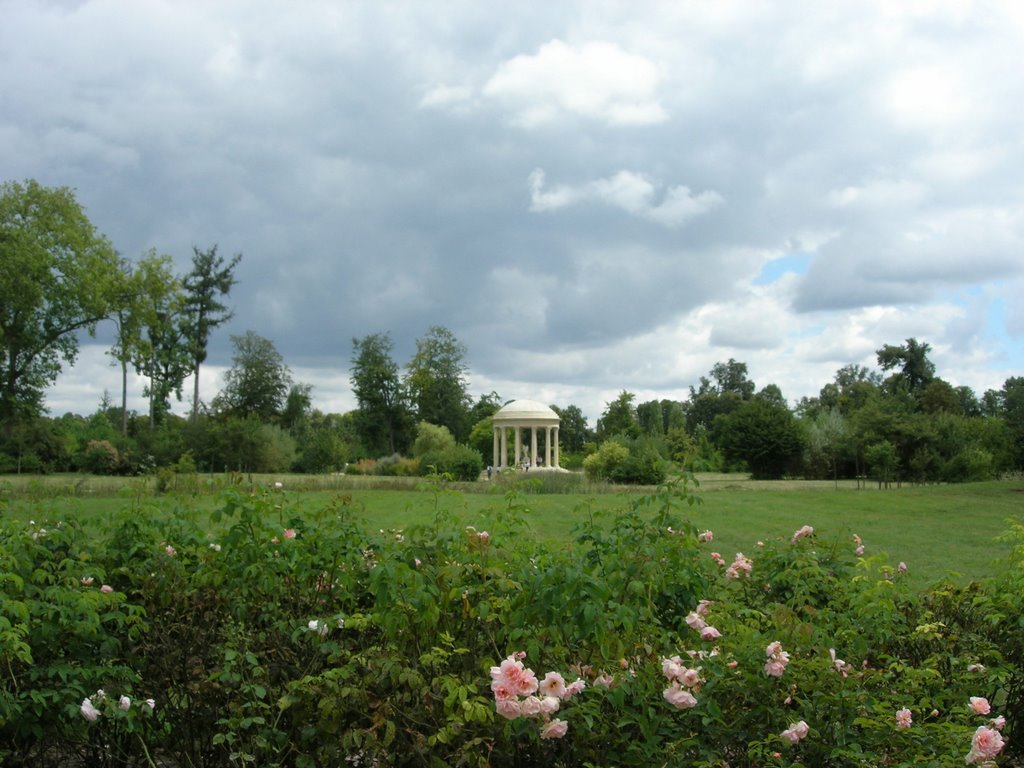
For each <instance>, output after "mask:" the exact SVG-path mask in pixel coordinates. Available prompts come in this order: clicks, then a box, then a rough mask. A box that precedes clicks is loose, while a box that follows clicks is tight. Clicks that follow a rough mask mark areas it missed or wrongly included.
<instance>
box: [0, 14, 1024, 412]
mask: <svg viewBox="0 0 1024 768" xmlns="http://www.w3.org/2000/svg"><path fill="white" fill-rule="evenodd" d="M0 18H3V24H2V25H0V99H2V102H0V103H2V107H0V178H2V179H5V180H23V179H27V178H35V179H37V180H39V181H40V182H41V183H43V184H46V185H50V186H58V185H66V186H70V187H73V188H75V189H76V190H77V195H78V199H79V201H80V202H81V203H82V204H83V206H84V207H85V208H86V211H87V213H88V214H89V216H90V218H91V219H92V221H93V223H94V224H95V225H96V227H97V228H98V229H99V230H100V231H101V232H103V233H104V234H106V235H107V236H108V237H109V238H110V239H111V240H112V242H113V243H114V245H115V247H116V248H117V249H118V250H119V251H120V252H121V253H122V254H124V255H126V256H129V257H133V258H134V257H138V256H139V255H141V254H142V253H143V252H144V251H146V250H148V249H149V248H156V249H157V250H158V251H159V252H162V253H167V254H170V255H172V256H173V257H174V258H175V260H176V263H177V265H178V267H179V270H180V271H181V272H185V271H187V269H188V266H189V263H190V257H191V252H192V246H193V245H198V246H200V247H202V248H205V247H208V246H209V245H212V244H214V243H217V244H219V247H220V250H221V252H222V253H224V254H226V255H231V254H233V253H236V252H240V253H242V254H243V259H242V262H241V264H240V266H239V267H238V269H237V272H236V275H237V277H238V279H239V283H238V285H237V286H236V287H235V288H234V289H233V291H232V293H231V295H230V303H231V304H232V305H233V306H234V308H235V311H236V314H235V317H234V319H233V320H232V321H231V323H230V324H229V325H228V326H225V327H223V328H222V329H221V330H220V331H219V332H218V334H217V335H216V336H215V338H214V342H213V346H212V349H211V358H210V365H209V366H208V367H207V368H206V369H204V370H205V371H206V373H205V375H204V376H203V380H202V381H201V383H202V385H203V386H202V390H203V396H204V399H209V398H210V397H212V395H213V394H214V393H215V392H216V391H217V389H218V388H219V385H220V381H219V374H220V373H221V372H222V371H223V370H224V368H225V366H226V365H228V364H229V363H230V357H231V344H230V336H231V335H232V334H236V335H240V334H243V333H245V332H246V331H249V330H251V331H254V332H255V333H257V334H259V335H260V336H263V337H265V338H268V339H270V340H272V341H273V342H274V344H275V345H276V347H277V349H278V350H279V351H280V352H281V354H282V355H283V356H284V358H285V360H286V362H287V363H288V365H289V366H290V367H291V369H292V371H293V373H294V375H295V378H296V379H297V380H300V381H303V382H307V383H310V384H312V385H313V386H314V391H313V394H314V401H315V405H316V406H317V407H319V408H321V409H322V410H325V411H337V412H343V411H346V410H349V409H350V408H352V407H353V406H354V400H353V398H352V395H351V391H350V388H349V383H348V365H349V360H350V358H351V353H352V339H353V337H362V336H365V335H366V334H369V333H376V332H385V331H386V332H390V334H391V337H392V339H393V341H394V343H395V359H396V361H397V362H399V363H400V364H404V363H405V362H407V361H408V359H409V357H410V356H411V355H412V353H413V351H414V348H415V340H416V339H417V338H419V337H421V336H423V335H424V333H425V332H426V331H427V329H428V328H429V327H430V326H432V325H443V326H446V327H448V328H449V329H451V330H452V331H453V332H454V333H455V335H456V336H457V337H458V338H459V339H460V340H461V341H463V342H464V343H465V344H466V346H467V347H468V357H467V362H468V365H469V368H470V391H471V393H472V394H474V396H475V395H479V394H482V393H486V392H490V391H491V390H496V391H497V392H498V393H499V394H500V395H501V396H502V398H504V399H512V398H523V397H526V398H532V399H537V400H541V401H544V402H548V403H554V404H558V405H562V406H564V405H568V404H570V403H575V404H577V405H579V406H580V407H581V408H582V409H583V411H584V413H586V414H587V415H588V416H589V417H590V419H591V424H592V425H593V424H594V421H595V420H596V418H597V417H598V416H599V415H600V413H601V411H602V410H603V407H604V404H605V403H606V402H608V401H610V400H612V399H613V398H614V397H615V396H616V395H617V393H618V392H619V391H621V390H623V389H626V390H629V391H631V392H634V393H636V394H637V398H638V401H644V400H648V399H652V398H655V397H657V398H661V397H669V398H676V399H685V397H686V395H687V392H688V388H689V386H690V385H691V384H696V383H697V382H698V379H699V377H700V376H701V375H706V374H707V373H708V371H709V370H710V368H711V366H712V365H714V364H715V362H717V361H725V360H728V359H729V358H735V359H737V360H740V361H743V362H746V363H747V365H748V368H749V371H750V376H751V378H752V379H753V380H754V381H755V382H756V384H757V385H758V387H761V386H764V385H765V384H768V383H776V384H778V385H779V386H780V387H781V388H782V391H783V393H784V395H785V396H786V397H787V398H788V399H790V400H791V401H795V400H797V399H798V398H799V397H801V396H803V395H813V394H816V393H817V392H818V390H819V389H820V388H821V386H822V385H823V384H825V383H826V382H828V381H829V380H831V378H832V376H833V374H834V373H835V371H836V370H837V369H838V368H840V367H841V366H843V365H846V364H848V363H860V364H864V365H869V366H872V367H874V366H875V354H874V353H875V350H876V349H878V348H879V347H881V346H882V345H883V344H887V343H891V344H900V343H902V342H903V341H904V340H905V339H906V338H908V337H911V336H913V337H916V338H918V339H919V340H921V341H925V342H927V343H928V344H930V345H931V346H932V348H933V352H932V359H933V361H934V362H935V363H936V366H937V369H938V373H939V375H941V376H942V377H943V378H945V379H947V380H948V381H950V382H951V383H953V384H954V385H969V386H971V387H973V388H975V389H976V390H978V391H979V392H981V391H984V390H985V389H988V388H999V387H1000V386H1001V385H1002V382H1003V381H1004V380H1005V379H1006V378H1007V377H1008V376H1010V375H1021V374H1024V301H1021V300H1020V297H1021V296H1024V248H1022V245H1024V242H1022V241H1024V109H1022V108H1021V105H1022V104H1024V66H1022V63H1021V62H1022V58H1021V51H1022V48H1024V4H1021V3H1020V2H1019V0H1005V1H1004V2H1000V1H999V0H991V1H990V2H974V3H972V2H968V1H967V0H958V1H956V2H941V1H938V0H936V1H934V2H924V1H920V0H900V2H893V0H879V1H878V2H873V1H872V0H851V1H850V2H825V3H805V2H764V1H763V0H747V1H745V2H739V1H735V2H733V1H730V0H714V2H709V1H708V0H674V1H673V2H663V3H656V2H648V3H644V2H636V0H630V1H629V2H621V3H617V2H603V3H595V2H586V1H584V0H581V1H580V2H575V3H574V2H559V3H550V2H514V3H486V2H478V1H477V0H466V1H465V2H442V1H441V0H439V1H438V2H430V3H424V2H419V1H411V2H356V1H355V0H352V1H351V2H338V1H330V2H328V1H327V0H322V1H317V0H309V1H308V2H284V1H283V0H282V1H281V2H254V0H217V1H215V2H211V1H208V0H203V1H202V2H199V1H196V2H189V1H188V0H176V1H175V2H158V1H157V0H152V1H150V0H147V1H145V2H140V1H139V0H96V1H95V2H72V1H71V0H64V1H62V2H57V1H55V0H51V1H50V2H28V0H0ZM103 332H104V331H103V329H101V341H102V340H103V337H102V333H103ZM106 348H107V345H106V344H105V343H99V344H94V345H88V344H87V345H85V346H83V349H82V354H81V356H80V359H79V361H78V364H77V365H76V366H75V367H74V369H72V370H69V371H68V372H66V373H65V374H64V375H63V376H62V377H61V379H60V380H59V382H58V385H57V386H56V387H54V388H53V389H52V390H50V392H49V393H48V398H47V403H48V405H49V407H50V409H51V411H52V412H54V413H56V414H60V413H63V412H65V411H68V410H71V411H76V412H82V413H90V412H92V411H94V410H95V408H96V406H97V404H98V403H99V401H100V397H101V395H102V393H103V391H104V390H108V391H109V392H110V393H111V395H112V396H113V397H115V398H117V397H118V393H119V374H118V372H117V370H115V369H113V368H111V367H109V358H107V357H106V356H105V354H104V351H105V349H106ZM186 391H190V389H187V390H186ZM132 405H133V407H136V408H138V409H140V410H144V408H145V404H144V402H143V401H142V399H141V384H138V383H136V385H135V392H134V393H133V398H132ZM184 409H185V405H184V404H183V405H182V406H180V410H181V411H184Z"/></svg>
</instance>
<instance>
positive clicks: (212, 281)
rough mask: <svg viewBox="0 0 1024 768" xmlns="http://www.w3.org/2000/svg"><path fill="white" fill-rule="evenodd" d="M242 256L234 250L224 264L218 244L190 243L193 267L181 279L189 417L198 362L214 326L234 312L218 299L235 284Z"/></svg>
mask: <svg viewBox="0 0 1024 768" xmlns="http://www.w3.org/2000/svg"><path fill="white" fill-rule="evenodd" d="M241 260H242V254H240V253H236V254H235V255H234V256H233V257H231V261H229V262H227V263H226V264H225V262H224V257H223V256H219V255H218V254H217V246H216V245H214V246H213V247H212V248H210V249H209V250H206V251H200V250H199V249H198V248H197V247H195V246H192V271H191V272H189V273H188V274H187V275H186V276H185V279H184V281H183V285H184V288H185V295H186V297H187V298H186V301H185V313H186V316H187V317H188V325H187V337H188V342H189V347H190V357H191V364H192V376H193V380H192V387H193V389H192V418H193V419H194V418H195V417H196V415H197V414H198V413H199V366H200V365H201V364H202V363H204V362H206V351H207V347H208V346H209V343H210V334H211V333H212V331H213V329H214V328H217V327H218V326H220V325H223V324H224V323H226V322H227V321H228V320H230V319H231V316H232V315H233V314H234V313H233V312H232V311H231V310H230V309H228V307H227V305H226V304H224V303H223V302H221V297H222V296H227V295H228V294H229V293H230V292H231V288H232V286H234V284H235V282H236V280H235V274H234V272H235V267H236V266H238V262H239V261H241Z"/></svg>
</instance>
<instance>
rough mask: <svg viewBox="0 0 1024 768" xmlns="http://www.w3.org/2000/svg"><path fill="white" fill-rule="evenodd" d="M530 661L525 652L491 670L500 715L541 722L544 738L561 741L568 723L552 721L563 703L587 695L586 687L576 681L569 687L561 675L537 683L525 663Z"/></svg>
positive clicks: (495, 703)
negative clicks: (583, 694)
mask: <svg viewBox="0 0 1024 768" xmlns="http://www.w3.org/2000/svg"><path fill="white" fill-rule="evenodd" d="M525 657H526V654H525V653H523V652H522V651H519V652H518V653H513V654H512V655H511V656H509V657H508V658H507V659H505V660H504V661H502V662H501V664H500V665H499V666H497V667H491V691H492V692H493V693H494V706H495V709H496V710H497V712H498V714H499V715H501V716H502V717H504V718H507V719H509V720H515V719H516V718H519V717H531V718H532V717H535V718H539V719H541V721H542V722H543V725H542V726H540V737H541V738H542V739H560V738H562V737H563V736H565V734H566V732H567V731H568V730H569V724H568V723H567V722H565V721H564V720H559V719H557V718H554V719H552V717H551V716H552V715H553V714H555V713H556V712H558V710H559V708H560V707H561V702H563V701H566V700H567V699H570V698H572V697H573V696H575V695H576V694H577V693H580V692H581V691H583V689H584V688H585V687H586V683H584V682H583V680H576V682H574V683H570V684H569V685H566V683H565V679H564V678H563V677H562V676H561V675H560V674H558V673H557V672H548V673H547V674H546V675H545V676H544V679H543V680H541V681H540V682H538V681H537V675H536V674H535V673H534V671H533V670H532V669H529V668H528V667H526V666H524V665H523V662H522V661H521V660H522V659H523V658H525Z"/></svg>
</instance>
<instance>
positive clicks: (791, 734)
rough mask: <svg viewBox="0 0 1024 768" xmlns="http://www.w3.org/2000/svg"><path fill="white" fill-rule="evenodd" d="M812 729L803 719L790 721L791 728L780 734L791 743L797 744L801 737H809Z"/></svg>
mask: <svg viewBox="0 0 1024 768" xmlns="http://www.w3.org/2000/svg"><path fill="white" fill-rule="evenodd" d="M810 730H811V729H810V726H808V725H807V723H805V722H804V721H803V720H800V721H799V722H796V723H790V724H789V728H787V729H786V730H784V731H783V732H782V733H780V734H779V736H781V737H782V738H784V739H786V741H788V742H789V743H790V744H796V743H797V742H798V741H800V740H801V739H805V738H807V734H808V733H809V732H810Z"/></svg>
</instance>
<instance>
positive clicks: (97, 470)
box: [81, 440, 121, 475]
mask: <svg viewBox="0 0 1024 768" xmlns="http://www.w3.org/2000/svg"><path fill="white" fill-rule="evenodd" d="M81 463H82V469H83V470H85V471H86V472H91V473H92V474H94V475H113V474H116V473H117V472H118V469H119V466H120V463H121V457H120V456H119V454H118V452H117V448H115V447H114V446H113V445H111V444H110V442H109V441H107V440H90V441H89V443H88V445H86V446H85V451H83V452H82V456H81Z"/></svg>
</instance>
